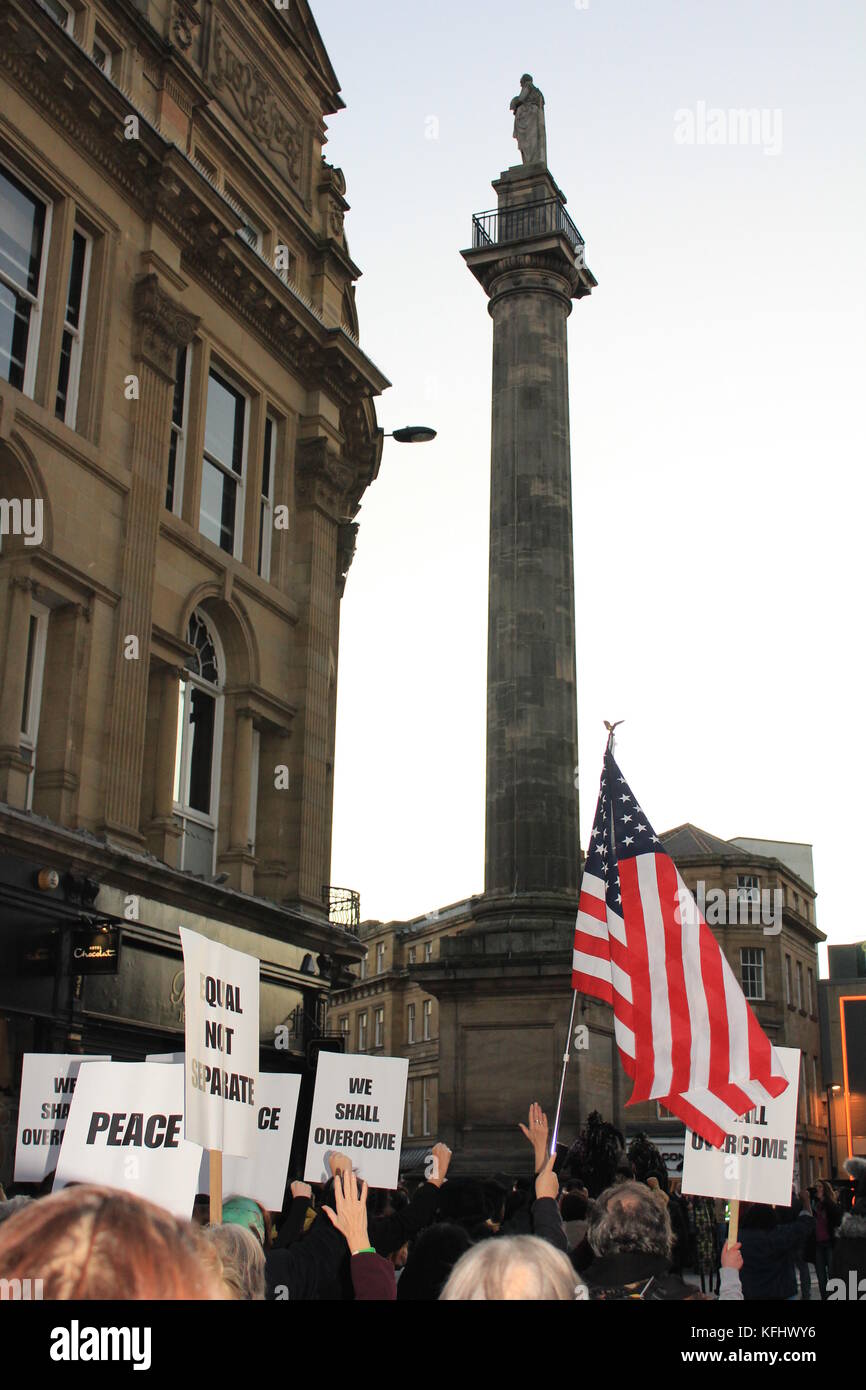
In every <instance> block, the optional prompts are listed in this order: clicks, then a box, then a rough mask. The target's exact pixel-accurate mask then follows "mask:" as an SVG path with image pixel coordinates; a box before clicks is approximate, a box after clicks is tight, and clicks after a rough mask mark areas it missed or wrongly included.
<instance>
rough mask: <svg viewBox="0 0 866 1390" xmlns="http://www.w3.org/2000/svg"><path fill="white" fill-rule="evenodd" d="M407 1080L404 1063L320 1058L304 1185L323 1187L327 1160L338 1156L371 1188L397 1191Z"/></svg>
mask: <svg viewBox="0 0 866 1390" xmlns="http://www.w3.org/2000/svg"><path fill="white" fill-rule="evenodd" d="M408 1075H409V1063H408V1061H407V1060H406V1059H405V1058H403V1057H344V1056H343V1055H342V1054H341V1053H336V1052H320V1053H319V1064H318V1067H317V1069H316V1091H315V1095H314V1096H313V1113H312V1118H311V1120H310V1138H309V1142H308V1144H307V1162H306V1167H305V1169H304V1178H305V1180H306V1181H307V1182H324V1181H326V1180H327V1179H328V1178H329V1177H330V1176H331V1172H330V1169H329V1167H328V1155H329V1154H332V1153H342V1154H345V1155H346V1156H347V1157H348V1158H350V1159H351V1160H352V1166H353V1168H354V1169H355V1170H356V1172H357V1173H358V1174H359V1175H360V1177H361V1178H363V1179H364V1180H365V1181H366V1182H367V1183H368V1184H369V1186H370V1187H396V1185H397V1179H398V1177H399V1173H400V1144H401V1137H402V1134H403V1107H404V1105H405V1102H406V1082H407V1079H408Z"/></svg>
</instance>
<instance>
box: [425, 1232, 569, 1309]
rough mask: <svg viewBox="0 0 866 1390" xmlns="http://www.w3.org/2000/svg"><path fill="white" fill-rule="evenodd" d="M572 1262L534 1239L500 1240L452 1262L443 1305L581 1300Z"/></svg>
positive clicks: (478, 1246) (535, 1237)
mask: <svg viewBox="0 0 866 1390" xmlns="http://www.w3.org/2000/svg"><path fill="white" fill-rule="evenodd" d="M586 1297H587V1289H586V1285H585V1284H583V1283H582V1282H581V1281H580V1279H578V1277H577V1275H576V1274H575V1272H574V1270H573V1268H572V1265H571V1261H570V1260H569V1258H568V1256H567V1255H564V1254H563V1253H562V1251H561V1250H556V1249H554V1247H553V1246H552V1245H549V1244H548V1242H547V1241H546V1240H539V1238H538V1236H500V1237H498V1238H497V1239H495V1240H485V1241H482V1242H481V1244H480V1245H473V1247H472V1249H471V1250H467V1251H466V1254H465V1255H462V1256H461V1258H460V1259H459V1260H458V1261H457V1264H456V1265H455V1266H454V1269H453V1270H452V1272H451V1277H450V1278H449V1280H448V1282H447V1284H446V1285H445V1287H444V1289H443V1290H442V1293H441V1295H440V1298H441V1299H442V1301H443V1302H446V1303H447V1302H451V1303H453V1302H458V1301H462V1302H465V1301H468V1300H471V1301H473V1302H479V1301H485V1302H502V1301H506V1300H507V1301H515V1300H521V1301H526V1300H539V1301H540V1300H545V1301H548V1302H549V1301H554V1300H559V1301H560V1302H565V1301H570V1300H572V1299H575V1298H586Z"/></svg>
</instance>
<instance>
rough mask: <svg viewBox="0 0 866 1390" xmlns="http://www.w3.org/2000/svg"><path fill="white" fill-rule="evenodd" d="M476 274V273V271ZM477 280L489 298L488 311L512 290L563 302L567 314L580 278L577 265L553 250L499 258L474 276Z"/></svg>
mask: <svg viewBox="0 0 866 1390" xmlns="http://www.w3.org/2000/svg"><path fill="white" fill-rule="evenodd" d="M476 273H478V272H476ZM478 279H479V280H480V282H481V284H482V285H483V287H484V289H485V290H486V292H487V294H488V295H489V296H490V300H491V302H490V305H489V306H488V307H489V308H490V310H491V312H492V309H493V305H494V303H495V302H496V300H497V299H501V298H502V297H503V296H504V295H506V294H512V293H514V292H515V291H518V292H519V291H520V290H527V289H531V290H533V291H538V290H543V291H547V293H549V294H553V295H556V296H558V297H559V298H561V299H562V300H564V302H565V304H566V307H567V309H568V312H569V313H570V312H571V301H572V299H574V298H575V297H578V296H579V292H580V289H581V275H580V269H579V267H578V266H576V265H573V264H572V263H570V262H569V261H568V260H566V258H565V257H564V256H562V255H560V254H558V253H557V252H556V251H532V252H521V253H519V254H517V255H510V256H501V257H499V259H498V260H495V261H493V262H491V263H490V264H489V265H486V266H485V267H484V268H483V270H481V271H480V273H478Z"/></svg>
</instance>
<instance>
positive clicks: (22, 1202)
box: [0, 1197, 33, 1222]
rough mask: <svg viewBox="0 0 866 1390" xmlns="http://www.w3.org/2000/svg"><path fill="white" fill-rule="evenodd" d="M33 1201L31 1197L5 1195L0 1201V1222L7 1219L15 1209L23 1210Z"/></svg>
mask: <svg viewBox="0 0 866 1390" xmlns="http://www.w3.org/2000/svg"><path fill="white" fill-rule="evenodd" d="M32 1201H33V1198H32V1197H7V1198H6V1200H5V1201H3V1202H0V1222H3V1221H8V1220H9V1218H10V1216H14V1215H15V1213H16V1211H23V1210H24V1208H25V1207H27V1206H29V1205H30V1203H31V1202H32Z"/></svg>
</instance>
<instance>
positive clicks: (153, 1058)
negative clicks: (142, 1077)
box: [144, 1052, 186, 1066]
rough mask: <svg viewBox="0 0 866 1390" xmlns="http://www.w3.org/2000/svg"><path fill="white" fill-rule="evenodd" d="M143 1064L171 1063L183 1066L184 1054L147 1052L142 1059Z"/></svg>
mask: <svg viewBox="0 0 866 1390" xmlns="http://www.w3.org/2000/svg"><path fill="white" fill-rule="evenodd" d="M144 1060H145V1062H171V1063H175V1064H176V1063H178V1062H179V1063H180V1065H181V1066H183V1064H184V1062H185V1061H186V1053H185V1052H148V1053H147V1054H146V1055H145V1058H144Z"/></svg>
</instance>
